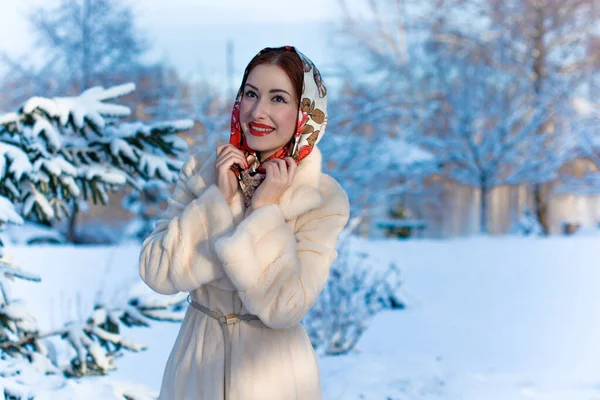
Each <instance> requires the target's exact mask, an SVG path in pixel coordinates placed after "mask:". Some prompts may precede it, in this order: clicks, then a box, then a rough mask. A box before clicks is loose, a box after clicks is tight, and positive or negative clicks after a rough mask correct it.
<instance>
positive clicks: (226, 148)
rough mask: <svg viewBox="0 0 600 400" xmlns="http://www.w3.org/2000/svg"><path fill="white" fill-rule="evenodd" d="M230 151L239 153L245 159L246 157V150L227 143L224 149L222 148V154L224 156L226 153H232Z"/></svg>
mask: <svg viewBox="0 0 600 400" xmlns="http://www.w3.org/2000/svg"><path fill="white" fill-rule="evenodd" d="M230 153H236V154H239V155H240V156H241V157H242V158H243V159H246V157H245V155H244V152H243V151H242V150H240V149H238V148H237V147H235V146H234V145H232V144H227V145H226V146H225V147H223V149H222V150H221V153H220V156H221V157H224V156H225V155H227V154H230Z"/></svg>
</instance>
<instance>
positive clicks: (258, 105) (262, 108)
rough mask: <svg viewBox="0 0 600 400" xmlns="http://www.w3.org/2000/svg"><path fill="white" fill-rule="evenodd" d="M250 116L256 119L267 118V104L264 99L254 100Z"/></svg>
mask: <svg viewBox="0 0 600 400" xmlns="http://www.w3.org/2000/svg"><path fill="white" fill-rule="evenodd" d="M250 116H251V117H252V119H253V120H254V121H259V120H261V119H266V118H267V105H266V104H264V103H263V101H262V99H260V100H258V101H255V102H254V104H253V106H252V110H251V112H250Z"/></svg>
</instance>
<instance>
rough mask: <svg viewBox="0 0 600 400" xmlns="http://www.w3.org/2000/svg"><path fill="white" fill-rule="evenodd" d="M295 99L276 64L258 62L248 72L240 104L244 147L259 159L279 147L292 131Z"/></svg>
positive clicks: (296, 108) (296, 109)
mask: <svg viewBox="0 0 600 400" xmlns="http://www.w3.org/2000/svg"><path fill="white" fill-rule="evenodd" d="M297 117H298V100H297V99H296V96H295V95H294V88H293V86H292V81H291V80H290V79H289V78H288V76H287V74H286V73H285V71H284V70H283V69H281V68H280V67H278V66H276V65H269V64H261V65H258V66H256V67H255V68H254V69H253V70H252V71H251V72H250V74H249V75H248V79H247V80H246V85H245V86H244V91H243V94H242V101H241V104H240V123H241V126H242V132H243V133H244V138H245V139H246V143H247V144H248V147H250V148H251V149H253V150H254V151H256V152H257V153H258V154H259V155H260V159H261V161H262V160H264V159H266V158H267V157H269V156H270V155H271V154H273V153H275V152H277V150H279V149H281V148H282V147H283V146H284V145H285V144H286V143H287V142H288V141H289V140H290V139H291V138H292V135H293V134H294V131H295V125H296V118H297Z"/></svg>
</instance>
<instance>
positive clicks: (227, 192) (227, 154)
mask: <svg viewBox="0 0 600 400" xmlns="http://www.w3.org/2000/svg"><path fill="white" fill-rule="evenodd" d="M216 152H217V158H216V160H215V177H216V183H217V187H218V188H219V190H220V191H221V193H223V196H224V197H225V199H227V202H228V203H230V202H231V200H232V199H233V195H234V194H235V192H236V191H237V188H238V182H237V178H236V176H235V173H234V172H233V171H232V170H231V167H232V166H233V164H237V165H239V166H240V167H241V168H248V161H246V158H245V157H244V153H242V151H241V150H240V149H238V148H237V147H235V146H234V145H232V144H230V143H226V144H223V145H221V146H218V147H217V149H216Z"/></svg>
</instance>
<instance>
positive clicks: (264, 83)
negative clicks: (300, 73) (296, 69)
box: [246, 64, 292, 93]
mask: <svg viewBox="0 0 600 400" xmlns="http://www.w3.org/2000/svg"><path fill="white" fill-rule="evenodd" d="M246 83H250V84H251V85H254V86H256V87H257V88H259V89H261V90H262V89H264V90H270V89H283V90H287V91H288V92H290V93H292V92H291V90H292V81H291V80H290V78H289V77H288V76H287V74H286V73H285V71H284V70H283V69H282V68H281V67H279V66H277V65H272V64H260V65H257V66H256V67H254V68H253V69H252V71H250V73H249V74H248V79H247V80H246Z"/></svg>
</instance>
